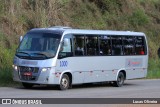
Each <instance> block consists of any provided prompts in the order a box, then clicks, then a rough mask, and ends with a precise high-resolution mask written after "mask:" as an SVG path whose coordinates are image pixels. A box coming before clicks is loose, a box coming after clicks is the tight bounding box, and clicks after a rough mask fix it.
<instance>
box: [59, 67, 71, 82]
mask: <svg viewBox="0 0 160 107" xmlns="http://www.w3.org/2000/svg"><path fill="white" fill-rule="evenodd" d="M64 74H67V75H68V77H69V79H70V85H71V84H72V79H73V76H72V73H71V71H69V70H67V71H64V72H62V73H61V75H60V78H59V84H60V82H61V78H62V76H63V75H64Z"/></svg>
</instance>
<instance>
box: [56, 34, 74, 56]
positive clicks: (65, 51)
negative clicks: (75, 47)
mask: <svg viewBox="0 0 160 107" xmlns="http://www.w3.org/2000/svg"><path fill="white" fill-rule="evenodd" d="M70 56H73V51H72V38H71V37H70V36H69V35H65V37H64V39H63V42H62V44H61V48H60V51H59V55H58V57H59V58H64V57H70Z"/></svg>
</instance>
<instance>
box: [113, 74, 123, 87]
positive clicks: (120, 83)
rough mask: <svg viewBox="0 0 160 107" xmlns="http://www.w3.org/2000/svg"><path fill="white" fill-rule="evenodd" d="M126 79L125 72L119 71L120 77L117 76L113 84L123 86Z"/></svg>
mask: <svg viewBox="0 0 160 107" xmlns="http://www.w3.org/2000/svg"><path fill="white" fill-rule="evenodd" d="M124 80H125V76H124V74H123V72H119V74H118V77H117V81H114V82H113V84H114V86H116V87H121V86H123V84H124Z"/></svg>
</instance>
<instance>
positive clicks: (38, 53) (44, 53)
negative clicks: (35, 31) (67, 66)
mask: <svg viewBox="0 0 160 107" xmlns="http://www.w3.org/2000/svg"><path fill="white" fill-rule="evenodd" d="M33 54H37V55H43V56H45V58H48V56H47V55H46V54H45V53H33Z"/></svg>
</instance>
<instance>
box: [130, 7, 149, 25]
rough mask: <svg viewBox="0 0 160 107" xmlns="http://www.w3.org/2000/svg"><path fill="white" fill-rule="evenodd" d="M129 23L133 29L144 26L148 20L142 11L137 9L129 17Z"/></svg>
mask: <svg viewBox="0 0 160 107" xmlns="http://www.w3.org/2000/svg"><path fill="white" fill-rule="evenodd" d="M129 22H130V24H131V25H133V26H135V27H137V26H144V25H146V24H148V23H149V18H148V16H147V15H146V14H145V12H144V11H143V10H141V9H137V10H135V11H134V12H133V14H132V15H131V16H130V17H129Z"/></svg>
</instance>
